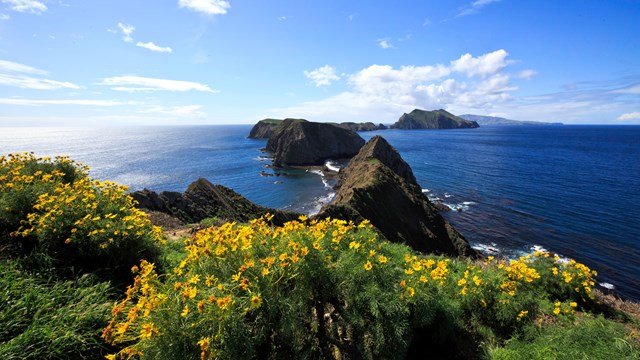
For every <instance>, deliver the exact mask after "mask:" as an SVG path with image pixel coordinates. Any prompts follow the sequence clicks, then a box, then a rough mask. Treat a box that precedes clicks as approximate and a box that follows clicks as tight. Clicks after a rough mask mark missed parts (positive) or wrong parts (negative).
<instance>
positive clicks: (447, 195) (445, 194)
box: [444, 193, 453, 198]
mask: <svg viewBox="0 0 640 360" xmlns="http://www.w3.org/2000/svg"><path fill="white" fill-rule="evenodd" d="M452 196H453V195H451V194H449V193H444V197H445V198H450V197H452Z"/></svg>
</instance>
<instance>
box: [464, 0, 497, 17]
mask: <svg viewBox="0 0 640 360" xmlns="http://www.w3.org/2000/svg"><path fill="white" fill-rule="evenodd" d="M499 1H500V0H476V1H473V2H472V3H470V4H468V5H466V6H464V7H462V9H460V12H458V15H456V17H462V16H467V15H471V14H476V13H478V12H479V11H480V9H482V8H483V7H485V6H487V5H489V4H492V3H496V2H499Z"/></svg>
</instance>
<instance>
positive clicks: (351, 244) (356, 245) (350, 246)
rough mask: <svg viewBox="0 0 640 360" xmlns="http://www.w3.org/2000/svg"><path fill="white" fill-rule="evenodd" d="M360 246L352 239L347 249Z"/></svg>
mask: <svg viewBox="0 0 640 360" xmlns="http://www.w3.org/2000/svg"><path fill="white" fill-rule="evenodd" d="M358 248H360V243H359V242H357V241H352V242H350V243H349V249H356V250H357V249H358Z"/></svg>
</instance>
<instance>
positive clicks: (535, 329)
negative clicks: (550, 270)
mask: <svg viewBox="0 0 640 360" xmlns="http://www.w3.org/2000/svg"><path fill="white" fill-rule="evenodd" d="M634 341H635V340H634V339H633V335H631V334H629V333H627V331H626V330H625V327H624V326H623V325H622V324H620V323H617V322H614V321H611V320H608V319H606V318H604V317H603V316H602V315H597V316H593V315H589V314H583V315H582V316H580V317H577V318H576V319H575V320H574V321H559V322H556V323H553V324H550V325H546V326H535V325H531V326H528V327H527V328H526V329H525V331H524V332H523V333H522V334H521V335H520V336H517V337H515V338H512V339H510V340H508V341H507V342H506V343H505V345H504V347H498V348H494V349H491V350H490V351H489V354H488V355H489V356H488V357H489V358H490V359H496V360H507V359H540V360H543V359H545V360H546V359H558V360H560V359H566V360H574V359H616V360H617V359H640V350H639V349H638V347H637V346H636V345H634Z"/></svg>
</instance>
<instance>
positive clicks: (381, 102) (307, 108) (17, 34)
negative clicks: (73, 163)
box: [0, 0, 640, 126]
mask: <svg viewBox="0 0 640 360" xmlns="http://www.w3.org/2000/svg"><path fill="white" fill-rule="evenodd" d="M414 108H418V109H425V110H433V109H445V110H447V111H449V112H451V113H454V114H457V115H461V114H476V115H490V116H501V117H506V118H509V119H516V120H534V121H551V122H563V123H565V124H640V0H606V1H605V0H581V1H577V0H562V1H558V0H539V1H520V0H475V1H469V0H421V1H417V0H416V1H414V0H407V1H396V2H387V1H373V0H323V1H317V0H316V1H314V0H259V1H237V0H227V1H224V0H163V1H158V0H125V1H123V0H109V1H95V0H0V126H84V125H87V126H111V125H180V124H184V125H193V124H250V123H255V122H256V121H258V120H260V119H263V118H267V117H271V118H286V117H295V118H305V119H308V120H311V121H332V122H343V121H353V122H365V121H371V122H375V123H385V124H388V123H393V122H395V121H396V120H397V119H398V118H399V117H400V116H401V115H402V114H403V113H405V112H410V111H411V110H413V109H414Z"/></svg>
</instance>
